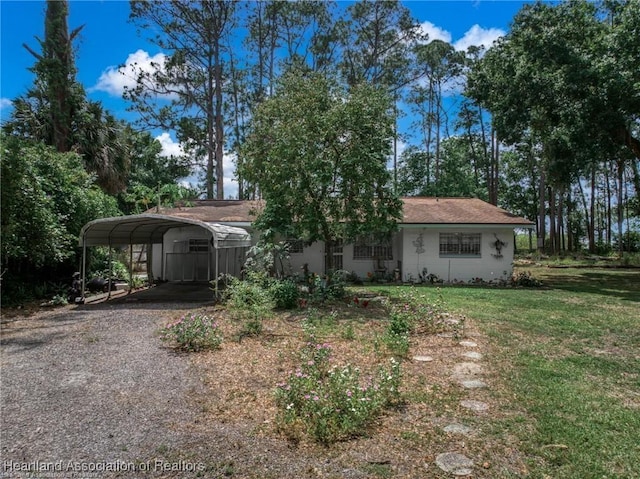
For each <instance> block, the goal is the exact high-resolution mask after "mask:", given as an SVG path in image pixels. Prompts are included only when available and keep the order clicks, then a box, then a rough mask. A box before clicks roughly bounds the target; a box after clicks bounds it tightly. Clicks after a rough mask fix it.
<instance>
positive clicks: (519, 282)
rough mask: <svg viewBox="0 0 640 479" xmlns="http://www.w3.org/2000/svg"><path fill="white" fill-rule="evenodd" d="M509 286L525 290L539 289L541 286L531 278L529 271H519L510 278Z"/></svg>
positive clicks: (539, 282) (540, 283)
mask: <svg viewBox="0 0 640 479" xmlns="http://www.w3.org/2000/svg"><path fill="white" fill-rule="evenodd" d="M511 284H512V285H513V286H520V287H525V288H539V287H541V286H542V282H541V281H540V280H538V279H536V278H534V277H533V276H531V273H530V272H529V271H521V272H520V273H517V274H514V275H513V276H512V278H511Z"/></svg>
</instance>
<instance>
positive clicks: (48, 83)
mask: <svg viewBox="0 0 640 479" xmlns="http://www.w3.org/2000/svg"><path fill="white" fill-rule="evenodd" d="M68 16H69V4H68V1H67V0H60V1H53V0H48V1H47V9H46V13H45V21H44V40H40V39H38V42H39V43H40V47H41V49H42V52H41V53H37V52H36V51H35V50H32V49H31V48H30V47H29V46H28V45H26V44H25V45H24V47H25V48H26V49H27V50H28V51H29V52H30V53H31V54H32V55H33V56H34V57H35V58H36V60H37V61H36V64H35V65H34V67H33V68H32V69H31V71H32V72H34V73H35V74H36V77H37V80H36V81H37V82H38V83H39V84H38V85H37V86H36V88H37V89H40V90H41V93H42V94H44V95H45V96H46V99H47V103H48V115H49V126H50V131H49V134H50V139H49V141H47V143H49V144H51V145H53V146H55V148H56V149H57V150H58V151H59V152H62V153H64V152H67V151H69V149H70V148H71V145H72V143H71V132H72V129H73V126H72V123H73V120H74V115H75V112H76V111H77V110H78V109H79V107H80V103H81V102H82V101H83V100H84V93H83V91H82V87H80V85H79V84H78V83H77V82H76V80H75V76H76V68H75V62H74V58H73V40H74V39H75V38H76V37H77V35H78V34H79V33H80V31H81V30H82V27H78V28H76V29H74V30H73V31H72V32H71V33H69V28H68V25H67V17H68ZM33 94H34V95H35V94H36V92H33Z"/></svg>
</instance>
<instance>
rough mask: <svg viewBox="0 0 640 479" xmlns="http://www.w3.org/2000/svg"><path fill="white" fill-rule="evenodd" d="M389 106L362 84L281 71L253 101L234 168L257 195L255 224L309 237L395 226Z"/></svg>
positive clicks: (397, 209)
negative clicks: (271, 90) (264, 96)
mask: <svg viewBox="0 0 640 479" xmlns="http://www.w3.org/2000/svg"><path fill="white" fill-rule="evenodd" d="M390 111H391V103H390V100H389V98H388V96H387V95H386V94H385V93H384V92H383V91H381V90H380V89H378V88H375V87H373V86H371V85H369V84H361V85H359V86H357V87H354V88H353V89H351V90H350V91H349V92H347V91H346V90H345V89H344V88H343V87H341V86H340V85H338V84H337V83H336V82H335V81H332V80H331V79H329V78H327V77H325V76H323V75H321V74H318V73H311V72H300V71H292V72H289V73H288V74H287V75H285V76H284V78H283V79H282V82H281V84H280V85H279V86H278V88H277V90H276V93H275V95H274V96H273V97H272V98H270V99H268V100H266V101H265V102H264V103H262V104H261V105H260V107H259V108H258V109H257V111H256V113H255V115H254V117H253V121H252V123H251V130H250V134H249V136H248V138H247V142H246V144H245V147H244V151H243V156H244V158H245V161H244V163H243V165H242V175H243V177H244V178H246V179H248V180H249V181H251V182H253V183H254V184H255V185H256V187H257V188H258V190H259V194H260V196H261V198H262V199H263V200H264V202H265V206H264V209H263V210H262V211H261V212H260V214H259V216H258V218H257V220H256V226H257V227H258V228H259V229H260V230H262V231H264V232H266V233H267V235H269V234H272V235H273V234H280V235H284V236H285V237H295V238H300V239H303V240H305V241H307V242H309V243H311V242H314V241H318V240H323V241H325V242H331V241H335V240H351V239H354V238H356V237H357V236H359V235H364V234H368V233H377V234H385V233H389V232H390V231H392V230H393V229H395V228H396V221H397V219H398V218H399V217H400V213H401V202H400V200H399V199H398V198H397V197H396V195H395V194H394V193H393V190H392V186H391V181H390V180H391V175H390V171H389V170H388V169H387V160H388V155H389V154H390V153H391V139H392V136H393V117H392V116H391V115H390Z"/></svg>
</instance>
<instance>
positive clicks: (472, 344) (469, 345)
mask: <svg viewBox="0 0 640 479" xmlns="http://www.w3.org/2000/svg"><path fill="white" fill-rule="evenodd" d="M458 344H459V345H460V346H464V347H465V348H475V347H477V346H478V343H476V342H474V341H460V342H459V343H458Z"/></svg>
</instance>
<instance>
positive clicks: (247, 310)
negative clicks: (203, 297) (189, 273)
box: [224, 273, 274, 339]
mask: <svg viewBox="0 0 640 479" xmlns="http://www.w3.org/2000/svg"><path fill="white" fill-rule="evenodd" d="M270 284H271V283H270V281H269V279H268V278H267V277H266V276H264V275H263V274H256V273H251V274H249V276H248V278H247V280H245V281H241V280H239V279H237V278H231V279H230V281H229V284H228V285H227V289H226V290H225V295H224V299H225V300H226V302H227V306H228V308H229V311H230V313H231V315H232V316H233V317H234V318H235V319H238V320H241V321H244V325H243V327H242V330H241V331H240V335H239V339H242V337H243V336H257V335H259V334H260V333H261V332H262V320H263V319H264V318H265V317H268V316H269V315H270V314H271V310H272V309H273V306H274V303H273V298H272V296H271V293H270V289H271V288H270Z"/></svg>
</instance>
